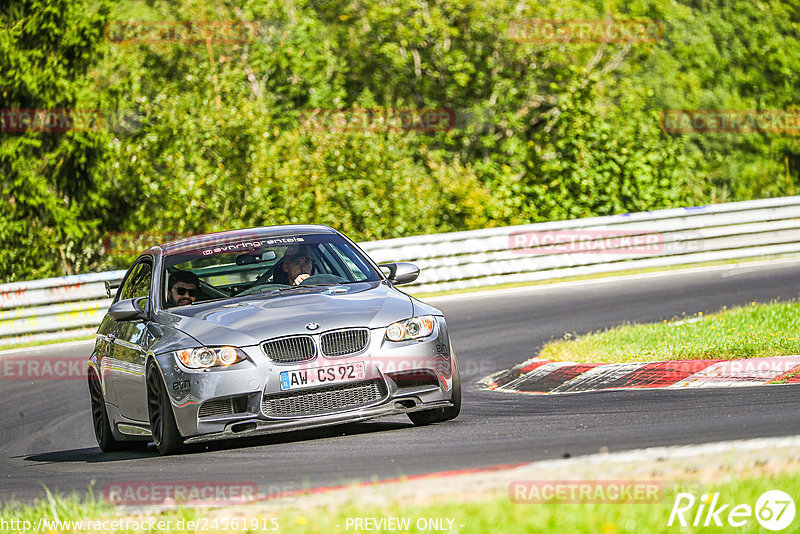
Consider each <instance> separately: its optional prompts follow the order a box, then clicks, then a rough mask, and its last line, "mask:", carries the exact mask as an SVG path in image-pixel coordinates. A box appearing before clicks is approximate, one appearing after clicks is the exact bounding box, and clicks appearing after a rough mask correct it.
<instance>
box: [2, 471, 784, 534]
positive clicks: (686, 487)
mask: <svg viewBox="0 0 800 534" xmlns="http://www.w3.org/2000/svg"><path fill="white" fill-rule="evenodd" d="M617 482H619V481H617ZM646 482H649V483H652V482H653V481H652V480H649V481H646ZM659 485H660V487H661V488H662V489H660V490H659V491H658V493H657V498H656V499H654V500H653V501H654V502H652V501H651V502H648V503H633V502H625V501H622V500H615V501H611V502H603V503H593V502H586V501H584V502H578V503H565V502H563V501H558V500H551V501H544V502H541V501H540V502H537V503H530V502H524V503H518V502H512V500H511V498H510V496H509V495H508V493H506V492H499V491H498V492H495V493H494V494H493V495H491V496H488V497H486V498H483V499H480V500H466V502H465V501H463V500H452V499H450V500H442V501H440V502H437V503H436V504H430V505H406V504H404V503H403V502H399V501H395V502H391V503H387V505H385V506H380V507H378V506H374V505H369V506H359V504H358V503H357V502H350V503H348V504H345V505H344V506H337V507H319V506H308V507H293V508H286V509H274V510H272V511H265V510H263V509H258V511H256V510H255V509H252V510H250V511H248V507H247V506H240V507H237V508H235V509H232V510H231V509H229V510H227V511H223V510H217V511H215V510H211V509H206V510H203V509H178V510H170V511H165V512H157V513H153V514H150V515H134V514H129V515H123V516H120V515H118V514H117V515H116V516H115V515H114V514H113V511H112V510H110V507H109V506H108V505H105V504H102V503H98V502H97V501H91V500H90V501H87V502H84V503H80V502H79V501H78V500H76V499H74V498H53V499H51V500H50V501H49V502H48V501H44V502H41V503H39V504H37V505H34V506H28V507H25V506H13V505H4V506H2V507H0V517H1V518H2V521H0V532H20V531H21V530H22V527H23V523H22V522H23V521H29V522H30V523H29V524H30V525H31V528H35V527H36V525H37V524H40V523H39V522H40V518H42V517H48V521H50V524H49V525H48V526H49V530H50V531H55V532H79V531H82V532H135V531H145V532H146V531H149V530H150V528H151V527H153V526H154V523H153V521H155V528H156V530H157V531H159V532H165V533H178V532H181V533H183V532H203V531H206V532H242V533H243V532H281V533H286V534H292V533H298V534H310V533H336V532H342V533H346V532H363V531H366V530H370V531H372V532H396V531H400V532H409V533H416V532H449V533H463V534H468V533H476V534H485V533H487V532H493V533H494V532H496V533H508V534H515V533H520V534H522V533H530V532H599V533H608V534H612V533H623V532H632V533H633V532H673V531H680V532H704V533H705V532H730V531H731V528H732V527H731V526H730V525H729V524H728V523H727V514H728V512H729V511H730V510H731V509H732V508H733V507H734V506H736V505H740V504H743V505H747V506H749V507H750V509H751V510H753V511H755V507H756V503H757V501H758V499H759V497H760V496H761V495H762V494H764V493H765V492H767V491H770V490H776V489H779V490H781V491H784V492H786V493H788V494H789V495H790V496H794V497H795V499H796V498H797V496H800V474H798V473H791V474H770V475H764V476H759V477H756V478H746V477H745V478H738V479H733V480H729V481H727V482H725V483H715V484H710V485H699V484H697V483H696V482H692V481H680V482H675V481H672V482H671V483H668V482H663V483H660V484H659ZM678 492H686V493H691V494H692V495H694V498H695V500H696V502H695V505H694V506H693V507H692V508H689V509H688V510H686V511H685V512H684V513H683V517H684V519H685V520H686V521H687V528H683V529H681V528H680V526H679V524H678V518H677V516H676V517H675V518H674V519H673V526H672V527H668V526H667V524H668V521H669V518H670V515H671V514H672V511H673V507H674V505H675V503H676V497H677V494H678ZM715 493H718V494H719V495H718V507H719V506H722V505H725V504H728V505H729V506H728V507H727V509H726V510H724V513H722V514H719V518H720V521H721V522H722V526H721V527H714V521H713V519H712V520H710V525H711V526H709V527H706V526H703V522H704V521H705V519H706V514H705V513H703V514H701V519H700V521H699V523H700V524H699V525H698V526H697V527H694V526H692V522H693V521H694V518H695V516H696V514H697V511H698V508H699V504H700V500H701V498H702V497H701V495H702V494H707V495H714V494H715ZM685 499H686V500H684V501H682V504H687V503H688V498H685ZM707 509H708V506H706V510H707ZM759 510H762V512H763V509H762V508H759ZM753 513H754V512H753ZM56 515H57V516H58V518H59V519H60V520H61V521H62V522H66V521H81V520H83V525H82V526H83V527H84V528H82V529H81V528H75V526H74V525H63V524H62V525H60V528H53V524H52V520H53V518H54V516H56ZM764 515H766V514H764ZM367 518H370V519H371V520H373V521H374V522H371V523H369V525H370V528H369V529H366V528H363V526H364V525H365V524H364V523H363V521H365V520H366V519H367ZM103 519H105V520H108V521H112V520H114V519H116V520H120V521H122V520H124V521H126V523H120V525H114V524H109V523H106V524H105V525H103V524H101V523H100V521H101V520H103ZM357 519H360V520H361V521H362V528H360V529H359V528H356V527H357V525H358V524H357V523H356V522H355V521H356V520H357ZM14 520H17V521H18V522H17V523H13V521H14ZM382 520H383V523H381V521H382ZM740 520H744V521H746V524H745V525H744V526H743V527H740V528H737V529H736V531H737V532H759V531H764V530H763V529H761V528H760V527H759V523H758V520H757V519H756V517H755V515H751V516H750V517H740ZM389 521H391V522H389ZM190 522H191V523H190ZM798 522H800V519H795V521H794V522H793V525H797V524H798ZM13 525H16V527H19V528H14V526H13ZM92 525H94V526H92ZM115 526H125V527H129V528H115ZM276 527H277V528H276ZM398 527H399V528H398ZM794 531H795V530H794V529H793V528H791V527H790V528H788V529H787V530H786V532H794Z"/></svg>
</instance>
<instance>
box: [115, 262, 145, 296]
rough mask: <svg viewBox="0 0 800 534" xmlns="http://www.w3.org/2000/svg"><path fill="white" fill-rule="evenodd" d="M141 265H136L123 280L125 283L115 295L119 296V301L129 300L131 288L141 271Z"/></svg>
mask: <svg viewBox="0 0 800 534" xmlns="http://www.w3.org/2000/svg"><path fill="white" fill-rule="evenodd" d="M142 265H143V264H141V263H139V264H137V265H136V266H135V267H134V268H133V270H132V271H131V273H130V275H128V277H127V278H126V279H125V282H124V283H123V284H122V287H120V288H119V291H118V292H117V294H118V295H119V298H118V299H117V300H118V301H119V300H125V299H129V298H131V296H132V294H133V286H134V284H135V283H136V279H137V278H138V275H139V272H140V271H141V270H142Z"/></svg>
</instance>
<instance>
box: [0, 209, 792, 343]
mask: <svg viewBox="0 0 800 534" xmlns="http://www.w3.org/2000/svg"><path fill="white" fill-rule="evenodd" d="M798 223H800V197H784V198H777V199H766V200H752V201H747V202H736V203H731V204H717V205H711V206H702V207H696V208H678V209H669V210H659V211H652V212H642V213H631V214H625V215H612V216H608V217H592V218H588V219H576V220H572V221H557V222H547V223H537V224H528V225H521V226H510V227H503V228H490V229H485V230H474V231H469V232H453V233H447V234H433V235H424V236H414V237H405V238H398V239H387V240H383V241H372V242H368V243H362V244H361V247H362V248H363V249H364V250H365V251H366V252H367V253H368V254H369V255H370V256H371V257H372V258H373V259H374V260H375V261H377V262H378V263H386V262H393V261H410V262H414V263H416V264H417V265H418V266H419V267H420V269H421V270H422V272H421V274H420V277H419V279H418V280H417V281H416V282H414V283H413V284H409V285H408V286H403V287H404V289H405V290H407V291H409V292H412V293H424V292H431V291H441V290H448V289H461V288H470V287H478V286H490V285H496V284H503V283H509V282H529V281H536V280H544V279H550V278H562V277H567V276H574V275H584V274H594V273H603V272H613V271H619V270H627V269H638V268H648V267H667V266H672V265H681V264H692V263H699V262H705V261H715V260H728V259H737V258H753V257H762V256H772V255H783V254H796V253H800V224H798ZM123 274H124V271H111V272H106V273H95V274H85V275H79V276H65V277H61V278H50V279H47V280H35V281H30V282H18V283H11V284H2V285H0V346H2V345H9V344H15V343H22V342H27V341H35V340H47V339H59V338H64V337H69V336H71V335H85V334H87V333H91V331H92V328H96V327H97V325H98V324H99V322H100V320H101V318H102V317H103V314H104V313H105V311H106V309H107V307H108V305H109V303H110V300H109V299H108V298H106V295H105V286H104V282H105V281H106V280H117V279H119V278H120V277H122V275H123Z"/></svg>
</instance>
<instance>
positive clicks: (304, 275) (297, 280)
mask: <svg viewBox="0 0 800 534" xmlns="http://www.w3.org/2000/svg"><path fill="white" fill-rule="evenodd" d="M309 276H311V275H310V274H308V273H302V274H300V275H298V276H297V278H295V279H294V280H292V285H294V286H299V285H300V283H301V282H302V281H303V280H305V279H306V278H308V277H309Z"/></svg>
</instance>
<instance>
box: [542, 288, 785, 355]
mask: <svg viewBox="0 0 800 534" xmlns="http://www.w3.org/2000/svg"><path fill="white" fill-rule="evenodd" d="M796 354H800V309H798V304H797V303H796V302H783V303H772V304H756V303H755V302H753V303H751V304H750V305H749V306H742V307H737V308H731V309H727V310H723V311H721V312H719V313H715V314H711V315H703V314H702V313H701V314H699V315H697V316H694V317H690V318H682V319H679V320H678V319H676V320H674V321H663V322H661V323H652V324H635V325H625V326H620V327H617V328H612V329H609V330H605V331H602V332H595V333H592V334H588V335H586V336H581V337H578V338H575V339H561V340H557V341H551V342H550V343H548V344H546V345H545V346H544V348H543V349H542V351H541V353H540V356H541V357H542V358H544V359H547V360H556V361H569V362H607V363H624V362H643V361H662V360H703V359H738V358H763V357H769V356H788V355H796Z"/></svg>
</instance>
